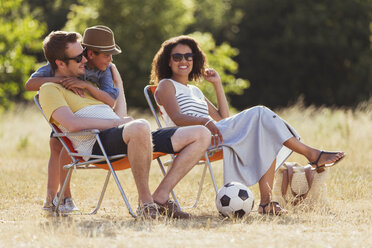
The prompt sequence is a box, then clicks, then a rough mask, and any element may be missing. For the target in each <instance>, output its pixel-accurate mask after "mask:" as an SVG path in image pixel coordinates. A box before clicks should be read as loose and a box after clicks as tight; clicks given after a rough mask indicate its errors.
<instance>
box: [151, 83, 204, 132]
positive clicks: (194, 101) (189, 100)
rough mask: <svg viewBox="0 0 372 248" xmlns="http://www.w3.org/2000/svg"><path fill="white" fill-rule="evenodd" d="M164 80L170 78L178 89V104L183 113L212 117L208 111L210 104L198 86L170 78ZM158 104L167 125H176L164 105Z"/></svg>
mask: <svg viewBox="0 0 372 248" xmlns="http://www.w3.org/2000/svg"><path fill="white" fill-rule="evenodd" d="M163 80H169V81H171V82H172V83H173V85H174V88H175V90H176V99H177V102H178V106H179V107H180V109H181V113H182V114H185V115H190V116H196V117H205V118H210V119H211V117H210V116H209V112H208V104H207V102H206V100H205V97H204V95H203V92H202V91H201V90H200V89H199V88H198V87H196V86H194V85H190V84H188V85H183V84H181V83H178V82H176V81H174V80H172V79H170V78H168V79H163ZM161 81H162V80H161ZM161 81H160V82H161ZM160 82H159V83H160ZM158 106H159V108H160V111H161V112H162V117H163V120H164V122H165V125H166V126H167V127H172V126H176V124H175V123H174V122H173V121H172V119H171V118H170V117H169V116H168V114H167V112H166V111H165V109H164V107H163V106H162V105H159V104H158Z"/></svg>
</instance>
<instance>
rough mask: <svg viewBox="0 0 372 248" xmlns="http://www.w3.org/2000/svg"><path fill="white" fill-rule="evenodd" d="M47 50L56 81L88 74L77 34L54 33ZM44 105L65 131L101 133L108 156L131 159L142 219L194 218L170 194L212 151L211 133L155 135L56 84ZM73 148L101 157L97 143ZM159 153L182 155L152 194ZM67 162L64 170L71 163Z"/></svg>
mask: <svg viewBox="0 0 372 248" xmlns="http://www.w3.org/2000/svg"><path fill="white" fill-rule="evenodd" d="M43 49H44V54H45V57H46V59H47V60H48V61H49V63H51V65H52V66H53V65H55V66H56V68H57V69H56V70H55V75H56V76H67V77H76V76H79V75H83V74H84V72H85V68H84V64H85V63H86V58H85V57H84V55H83V48H82V46H81V45H80V43H79V42H78V41H77V38H76V35H75V33H67V32H62V31H58V32H52V33H50V34H49V35H48V36H47V37H46V38H45V40H44V42H43ZM40 104H41V106H42V108H43V111H44V113H45V114H46V116H47V118H48V119H49V120H50V121H51V122H54V123H55V124H56V125H57V126H59V127H60V128H61V129H62V130H68V131H71V132H74V131H80V130H84V129H92V128H94V129H99V130H101V131H102V132H101V134H100V138H101V140H102V142H103V145H104V147H105V150H106V152H107V153H108V155H114V154H119V153H127V154H128V159H129V162H130V164H131V169H132V173H133V176H134V180H135V183H136V187H137V191H138V199H139V207H138V210H137V211H138V214H139V215H140V216H143V217H150V218H156V217H157V216H158V215H159V213H160V214H163V215H168V216H172V217H174V218H190V215H189V214H187V213H184V212H182V211H179V210H178V208H177V207H176V205H175V203H174V202H173V201H170V200H169V193H170V192H171V190H172V189H173V188H174V186H175V185H176V184H177V183H178V182H179V181H180V180H181V179H182V178H183V177H184V176H185V175H186V174H187V173H188V171H190V170H191V168H192V167H193V165H194V164H196V163H197V161H198V160H199V159H200V158H201V157H202V155H203V154H204V152H205V151H206V149H207V148H208V147H209V145H210V137H211V134H210V132H209V130H208V129H206V128H205V127H203V126H190V127H182V128H170V129H165V130H157V131H155V132H152V133H151V132H150V126H149V123H148V122H147V121H146V120H141V119H140V120H130V119H128V118H122V117H119V116H117V115H116V114H115V113H114V112H113V111H112V109H111V108H110V107H109V106H108V105H105V104H103V103H102V102H100V101H98V100H96V99H94V98H93V97H92V96H91V95H90V94H89V92H88V91H84V97H81V96H79V95H76V94H74V93H73V92H71V91H69V90H67V89H65V88H63V87H62V86H61V85H59V84H55V83H46V84H43V85H42V86H41V88H40ZM151 140H152V142H151ZM72 143H73V145H74V147H75V149H76V150H78V151H79V152H84V153H87V154H99V152H100V151H99V149H98V144H97V142H96V141H95V140H94V139H91V140H83V139H81V138H79V137H78V138H76V139H72ZM153 150H154V151H157V152H165V153H176V152H177V153H178V155H177V157H176V159H175V160H174V162H173V166H172V167H171V169H170V170H169V172H168V174H167V175H166V176H165V177H164V179H163V180H162V181H161V183H160V184H159V186H158V188H157V189H156V190H155V192H154V193H153V194H151V192H150V189H149V185H148V181H149V171H150V164H151V160H152V151H153ZM63 160H64V159H62V162H63V163H62V162H61V165H63V164H65V162H66V161H63ZM64 176H65V175H64Z"/></svg>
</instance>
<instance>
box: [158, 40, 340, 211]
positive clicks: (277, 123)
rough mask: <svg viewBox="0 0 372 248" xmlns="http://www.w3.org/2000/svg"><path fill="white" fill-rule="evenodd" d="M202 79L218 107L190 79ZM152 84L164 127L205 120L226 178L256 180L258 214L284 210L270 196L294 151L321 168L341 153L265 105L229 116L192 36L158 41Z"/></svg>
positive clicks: (214, 75)
mask: <svg viewBox="0 0 372 248" xmlns="http://www.w3.org/2000/svg"><path fill="white" fill-rule="evenodd" d="M202 78H204V79H205V80H206V81H208V82H210V83H211V84H212V85H213V87H214V90H215V93H216V96H217V102H218V107H215V106H214V105H213V104H212V103H211V102H210V101H209V100H208V99H207V98H205V97H204V95H203V93H202V92H201V91H200V90H199V89H198V88H197V87H196V86H193V85H189V84H188V83H189V82H190V81H200V80H201V79H202ZM151 83H152V84H157V83H158V86H157V90H156V92H155V99H156V101H157V104H158V105H159V107H160V109H161V111H162V112H163V117H164V120H165V122H166V123H167V125H168V126H171V125H177V126H188V125H204V126H206V127H207V128H208V129H209V130H210V131H211V133H212V144H211V145H214V146H217V145H222V146H223V155H224V181H225V183H227V182H231V181H240V182H242V183H244V184H246V185H248V186H250V185H253V184H255V183H257V182H259V188H260V194H261V199H260V200H261V202H260V205H259V208H258V212H259V213H261V214H275V215H281V214H284V213H287V211H286V210H285V209H283V208H281V207H280V205H279V204H278V203H277V202H272V201H270V198H271V197H270V196H271V189H272V186H273V181H274V174H275V169H276V167H279V166H280V165H281V164H282V163H283V162H284V161H285V160H286V159H287V157H288V156H289V155H290V153H291V152H292V151H295V152H297V153H300V154H302V155H304V156H305V157H306V158H307V159H308V160H309V161H312V162H311V164H312V165H313V166H314V167H315V168H316V169H318V170H319V171H320V170H324V168H325V167H327V166H330V165H334V164H335V163H337V162H339V161H340V160H341V159H342V158H343V157H344V156H345V154H344V153H343V152H324V151H320V150H318V149H315V148H312V147H310V146H307V145H305V144H304V143H302V142H300V141H299V137H298V135H297V134H296V132H295V130H294V129H293V128H292V127H291V126H290V125H289V124H288V123H286V122H285V121H284V120H282V119H281V118H280V117H279V116H277V115H276V114H275V113H274V112H272V111H271V110H269V109H268V108H266V107H263V106H257V107H253V108H250V109H247V110H245V111H242V112H240V113H239V114H237V115H234V116H232V117H229V107H228V104H227V100H226V97H225V93H224V90H223V87H222V83H221V79H220V77H219V75H218V73H217V72H216V71H215V70H213V69H206V57H205V55H204V53H203V52H202V51H201V49H200V47H199V45H198V44H197V42H196V41H195V40H194V39H193V38H191V37H188V36H179V37H174V38H171V39H169V40H167V41H165V42H164V43H163V44H162V46H161V48H160V50H159V51H158V52H157V54H156V55H155V57H154V60H153V63H152V71H151Z"/></svg>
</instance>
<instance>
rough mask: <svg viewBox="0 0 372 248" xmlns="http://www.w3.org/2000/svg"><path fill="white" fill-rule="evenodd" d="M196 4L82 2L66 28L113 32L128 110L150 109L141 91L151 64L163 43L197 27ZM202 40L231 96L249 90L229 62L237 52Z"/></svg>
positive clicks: (73, 9)
mask: <svg viewBox="0 0 372 248" xmlns="http://www.w3.org/2000/svg"><path fill="white" fill-rule="evenodd" d="M195 3H196V2H194V1H193V0H182V1H179V0H164V1H162V2H161V3H159V1H157V0H146V1H145V0H142V1H137V0H124V1H122V0H113V1H112V0H111V1H108V0H102V1H98V0H80V1H79V3H78V4H77V5H73V6H72V7H71V12H70V13H69V15H68V19H69V21H68V22H67V24H66V29H67V30H75V31H79V32H81V33H82V32H83V31H84V29H85V28H86V27H88V26H92V25H98V24H102V25H106V26H108V27H110V28H111V29H112V30H113V31H114V33H115V40H116V42H117V44H118V45H119V46H120V47H121V48H122V50H123V53H122V54H120V55H116V56H115V57H114V63H115V64H116V65H117V66H118V68H119V70H120V72H121V75H122V77H123V80H124V88H125V93H126V99H127V102H128V104H129V106H146V105H145V104H146V103H145V99H144V97H143V88H144V86H145V85H146V84H148V82H149V75H150V70H151V62H152V59H153V57H154V55H155V53H156V52H157V50H158V49H159V48H160V45H161V43H162V42H163V41H165V40H166V39H168V38H170V37H173V36H177V35H181V34H184V33H185V30H186V29H187V27H188V26H190V25H191V24H192V23H194V22H195V19H194V16H193V15H194V11H195V8H196V6H197V4H199V3H197V4H195ZM113 13H115V14H113ZM199 36H200V37H204V38H203V39H206V40H205V41H203V44H204V45H205V46H208V47H207V48H206V49H207V50H208V51H207V53H208V54H210V58H209V59H210V60H211V62H212V63H211V65H213V66H214V67H216V69H217V70H219V69H220V70H219V72H220V73H222V75H223V80H226V81H224V83H225V86H226V89H227V91H234V92H236V93H238V92H239V90H240V89H241V88H243V87H246V81H244V80H236V79H235V78H234V76H233V74H234V73H236V70H237V64H236V63H235V62H234V61H232V60H231V57H233V56H235V55H236V54H237V51H236V49H232V48H231V47H230V46H229V45H227V44H223V45H221V46H220V47H218V46H216V45H215V42H214V40H213V38H212V36H211V35H210V34H208V35H206V36H202V35H199ZM212 50H214V51H212ZM217 56H220V58H217ZM208 57H209V56H208Z"/></svg>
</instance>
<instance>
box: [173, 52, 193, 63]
mask: <svg viewBox="0 0 372 248" xmlns="http://www.w3.org/2000/svg"><path fill="white" fill-rule="evenodd" d="M171 56H172V59H173V60H174V61H175V62H181V61H182V58H185V60H186V61H192V59H193V57H194V54H193V53H185V54H182V53H174V54H172V55H171Z"/></svg>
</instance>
